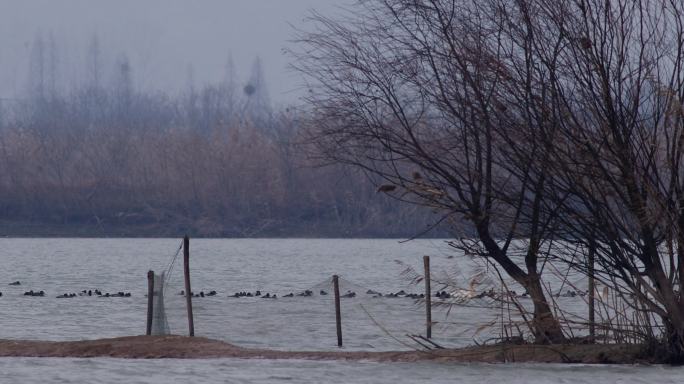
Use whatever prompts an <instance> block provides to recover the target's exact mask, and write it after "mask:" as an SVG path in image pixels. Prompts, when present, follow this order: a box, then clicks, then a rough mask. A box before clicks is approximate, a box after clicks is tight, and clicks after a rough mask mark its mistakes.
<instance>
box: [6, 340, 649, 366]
mask: <svg viewBox="0 0 684 384" xmlns="http://www.w3.org/2000/svg"><path fill="white" fill-rule="evenodd" d="M638 352H639V348H638V346H626V345H592V344H576V345H556V346H540V345H494V346H476V347H468V348H463V349H442V350H436V351H430V352H423V351H402V352H344V351H335V352H288V351H273V350H262V349H248V348H241V347H237V346H234V345H231V344H228V343H225V342H222V341H217V340H210V339H206V338H203V337H185V336H130V337H118V338H113V339H99V340H84V341H60V342H54V341H27V340H0V356H23V357H119V358H133V359H140V358H142V359H149V358H219V357H232V358H261V359H311V360H333V359H337V360H373V361H422V360H433V361H452V362H485V363H495V362H544V363H634V362H636V361H637V360H638V359H637V358H636V357H637V355H638Z"/></svg>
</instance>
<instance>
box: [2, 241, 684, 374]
mask: <svg viewBox="0 0 684 384" xmlns="http://www.w3.org/2000/svg"><path fill="white" fill-rule="evenodd" d="M179 245H180V240H179V239H0V249H1V250H2V251H0V252H2V259H1V260H2V261H3V263H2V264H3V268H0V291H2V293H3V296H2V297H1V298H0V313H2V319H1V320H0V324H2V327H1V328H0V338H6V339H39V340H79V339H95V338H102V337H116V336H127V335H137V334H142V333H144V329H145V311H146V303H147V301H146V298H145V297H144V296H145V293H146V287H147V281H146V272H147V271H148V270H149V269H153V270H155V271H157V272H160V271H162V270H163V269H164V268H165V267H166V266H167V265H168V263H169V261H170V259H171V258H172V256H173V255H174V254H175V253H176V250H177V249H178V247H179ZM190 250H191V257H190V258H191V271H192V273H191V276H192V286H193V290H194V291H196V292H197V291H200V290H201V291H204V292H208V291H210V290H216V291H217V292H218V295H217V296H215V297H205V298H197V299H194V300H193V307H194V308H193V309H194V314H195V331H196V335H198V336H206V337H209V338H214V339H220V340H225V341H228V342H231V343H234V344H237V345H240V346H245V347H258V348H272V349H282V350H336V349H337V347H336V336H335V317H334V307H333V302H332V298H331V296H330V295H328V296H320V295H315V296H313V297H298V296H295V297H292V298H286V297H282V296H283V295H285V294H287V293H290V292H293V293H298V292H302V291H304V290H307V289H310V290H313V291H315V292H316V293H318V292H320V290H321V289H323V290H326V291H328V292H329V291H330V287H329V282H330V277H331V276H332V275H333V274H339V275H340V276H341V277H342V279H343V280H342V281H343V283H342V287H341V290H342V291H343V293H344V292H346V290H348V289H349V290H353V291H355V292H356V293H357V297H355V298H349V299H343V300H342V312H343V315H342V317H343V335H344V342H345V346H344V349H345V350H373V351H381V350H400V349H409V348H413V347H414V345H412V344H411V343H410V342H409V340H408V338H407V337H406V336H405V335H406V334H419V333H423V332H424V308H423V306H422V304H421V303H419V302H415V301H414V300H411V299H407V298H386V297H383V298H372V297H371V295H366V294H365V291H366V290H367V289H372V290H375V291H379V292H383V293H388V292H396V291H399V290H402V289H403V290H405V291H407V292H417V293H418V292H421V291H422V290H423V287H422V284H418V285H417V286H416V285H412V284H411V282H410V276H409V275H407V274H402V272H403V271H405V270H406V268H407V266H409V267H414V268H416V269H417V270H419V271H421V270H422V256H423V255H430V256H431V264H432V271H433V278H434V280H436V281H435V282H433V287H435V289H437V288H439V284H438V281H443V280H445V279H447V278H455V279H456V280H457V281H459V282H462V283H463V285H464V286H465V285H467V281H468V278H469V277H470V276H471V275H472V274H473V273H474V272H475V269H476V265H474V264H473V263H472V262H469V261H468V260H465V259H464V258H463V257H460V256H461V255H458V254H457V253H456V252H454V251H453V250H451V249H450V248H449V247H448V246H447V245H446V244H445V242H444V241H440V240H417V241H412V242H408V243H399V242H398V241H396V240H326V239H315V240H312V239H285V240H283V239H239V240H237V239H235V240H233V239H227V240H220V239H198V240H194V239H193V240H192V241H191V247H190ZM181 271H182V260H181V258H180V257H179V260H178V262H177V263H176V264H175V265H174V268H173V270H172V273H171V275H170V278H169V284H168V286H167V291H166V296H167V300H166V309H167V316H168V320H169V323H170V327H171V331H172V333H175V334H185V333H186V332H187V325H186V318H185V306H184V298H183V297H182V296H180V295H178V294H177V293H178V292H180V290H182V289H183V279H182V274H181ZM16 280H18V281H21V283H22V285H21V286H9V285H8V284H9V283H10V282H12V281H16ZM89 289H90V290H95V289H99V290H101V291H103V292H118V291H125V292H131V294H132V297H130V298H99V297H87V296H85V297H75V298H71V299H57V298H56V296H57V295H59V294H62V293H71V292H74V293H77V292H80V291H81V290H89ZM28 290H33V291H40V290H44V291H45V292H46V296H45V297H27V296H24V295H23V293H24V292H25V291H28ZM256 290H261V291H262V292H264V293H266V292H269V293H276V294H277V295H278V296H279V298H278V299H276V300H272V299H260V298H233V297H230V296H231V295H232V294H233V293H235V292H238V291H251V292H254V291H256ZM572 305H576V306H577V310H578V311H581V310H582V308H583V303H582V302H581V301H579V303H578V302H577V300H575V302H573V304H572ZM447 312H448V308H447V307H439V306H438V307H437V308H435V310H434V313H433V320H435V321H437V325H436V326H435V328H434V330H433V335H434V338H435V340H436V341H437V342H439V343H441V344H444V345H445V346H464V345H468V344H472V343H473V340H477V341H478V342H482V341H486V340H487V339H488V338H491V337H494V336H496V335H497V332H498V329H497V328H496V327H492V328H488V329H485V330H484V331H481V332H479V333H477V334H476V332H475V331H476V329H477V328H478V327H479V326H480V325H482V324H485V323H488V322H492V321H495V320H496V319H497V317H496V316H497V314H498V313H499V311H498V310H497V309H496V308H481V307H480V306H479V305H474V306H471V307H453V308H451V311H450V312H449V313H448V315H447ZM515 367H516V368H511V367H509V366H499V365H496V366H491V365H484V366H482V365H453V364H434V363H391V364H388V363H371V362H356V363H351V362H310V361H256V360H231V359H220V360H205V361H179V360H164V361H129V360H117V359H24V358H5V359H0V374H1V375H2V376H3V377H8V378H10V379H11V380H9V381H7V382H19V381H21V382H34V381H35V382H38V381H44V380H45V379H47V380H48V381H54V382H83V381H84V379H85V378H87V379H88V380H85V381H88V382H95V381H93V379H92V378H93V377H97V380H100V381H97V382H117V381H120V380H121V379H123V378H125V379H126V381H127V382H153V383H156V382H168V381H169V380H170V379H173V380H176V379H179V380H180V379H183V378H190V377H192V379H191V380H190V381H191V382H197V383H199V382H278V381H291V382H292V381H294V382H311V383H314V382H393V383H397V382H400V383H413V382H423V381H427V380H428V379H430V381H432V382H447V381H450V382H451V381H453V379H454V378H461V379H462V381H463V382H474V381H476V380H477V381H478V382H483V381H484V382H500V381H501V380H502V379H506V380H509V381H510V379H512V377H510V373H511V372H516V376H515V377H517V378H521V380H522V378H523V377H525V380H524V381H525V382H535V380H536V382H545V381H547V380H546V379H550V378H555V377H558V378H563V377H565V379H566V380H569V381H572V382H581V381H582V380H585V381H586V382H617V381H619V380H627V379H626V378H627V377H630V378H634V377H635V375H636V378H637V379H639V380H641V379H643V380H644V381H643V382H654V380H655V381H662V382H668V381H669V380H672V378H673V377H676V376H677V375H680V374H682V373H684V372H683V371H681V370H677V369H666V368H643V367H610V368H606V367H579V368H569V367H567V366H562V367H553V368H552V367H551V366H534V365H530V366H520V365H516V366H515ZM303 368H307V369H303ZM374 372H382V374H380V375H378V374H376V373H374ZM519 372H526V373H523V374H522V375H524V376H521V374H519ZM564 372H565V373H564ZM574 373H577V375H575V374H574ZM556 374H557V375H558V376H557V375H556ZM582 375H585V376H586V378H583V377H584V376H582ZM217 377H221V379H220V380H216V378H217ZM383 380H384V381H383ZM539 380H541V381H539ZM627 381H630V382H631V381H633V380H632V379H629V380H627ZM627 381H625V382H627ZM520 382H522V381H520Z"/></svg>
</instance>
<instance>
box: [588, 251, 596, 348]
mask: <svg viewBox="0 0 684 384" xmlns="http://www.w3.org/2000/svg"><path fill="white" fill-rule="evenodd" d="M588 256H589V260H588V262H589V265H588V272H589V273H588V275H589V338H590V339H591V342H594V340H595V337H596V325H595V315H594V306H595V300H596V297H595V292H596V287H595V282H594V262H595V258H596V242H595V241H594V239H593V238H592V239H590V240H589V255H588Z"/></svg>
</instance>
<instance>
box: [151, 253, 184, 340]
mask: <svg viewBox="0 0 684 384" xmlns="http://www.w3.org/2000/svg"><path fill="white" fill-rule="evenodd" d="M182 250H183V243H182V242H181V244H180V246H179V247H178V248H177V249H176V251H175V253H174V254H173V255H171V257H170V258H169V260H168V262H166V264H165V266H164V267H163V268H162V271H161V272H160V273H157V272H155V273H154V285H153V296H152V329H151V334H152V335H169V334H171V327H170V326H169V320H168V318H169V312H170V315H171V317H177V316H178V315H179V313H177V312H180V311H182V309H183V300H181V299H179V298H177V297H174V296H181V295H173V293H172V292H173V291H174V290H177V289H178V288H179V287H180V286H181V284H182V283H179V280H182V276H181V278H179V277H178V275H179V272H177V270H178V269H179V268H174V267H175V266H176V264H177V263H178V260H179V255H180V253H181V251H182ZM179 293H180V292H179ZM169 295H170V296H169Z"/></svg>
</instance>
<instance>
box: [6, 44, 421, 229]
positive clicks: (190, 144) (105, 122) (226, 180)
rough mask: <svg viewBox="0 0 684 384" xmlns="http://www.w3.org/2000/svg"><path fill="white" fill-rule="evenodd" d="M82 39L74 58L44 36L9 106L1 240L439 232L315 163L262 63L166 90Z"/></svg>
mask: <svg viewBox="0 0 684 384" xmlns="http://www.w3.org/2000/svg"><path fill="white" fill-rule="evenodd" d="M84 40H85V43H84V45H83V46H82V47H81V48H80V51H76V52H74V51H73V50H72V51H69V50H67V49H66V48H65V45H67V44H66V43H62V42H61V41H60V39H59V38H56V37H55V35H54V34H52V33H43V32H36V33H35V34H34V36H33V37H32V39H31V41H30V43H28V48H27V49H26V50H25V52H24V53H23V54H25V56H26V58H25V59H26V63H27V65H26V68H25V71H26V80H25V82H23V86H21V87H19V89H18V90H15V91H14V93H12V94H11V96H10V97H4V98H2V100H1V103H0V230H2V233H3V234H5V235H86V236H103V235H106V236H109V235H127V236H130V235H132V236H138V235H139V236H176V235H180V234H183V233H186V232H187V233H190V234H193V235H195V236H335V237H338V236H343V237H347V236H353V237H356V236H362V237H365V236H412V235H415V234H417V233H419V232H422V231H423V230H424V229H425V228H426V227H427V225H428V224H429V223H430V222H431V220H432V217H431V216H432V215H431V214H430V213H429V212H425V211H421V210H418V209H417V208H414V207H410V206H401V205H399V204H398V203H396V202H393V201H391V200H390V199H388V198H387V197H386V196H385V195H383V194H377V193H376V191H375V189H374V187H373V184H372V183H371V182H370V180H369V179H368V178H367V177H366V176H365V175H363V174H362V173H358V172H354V171H351V170H349V169H343V168H342V167H338V166H327V167H321V165H323V164H321V163H318V162H316V161H312V160H309V159H308V157H307V156H306V154H304V153H303V148H301V147H300V146H298V145H297V143H298V142H299V136H300V128H301V122H300V116H299V113H298V108H297V107H296V100H297V99H296V97H294V96H293V97H291V99H290V100H287V101H283V100H282V97H280V98H281V100H280V101H278V102H277V104H275V105H274V103H273V102H272V101H271V96H270V95H269V84H268V82H267V80H266V74H265V69H264V67H265V64H264V61H263V60H261V59H260V58H259V56H254V57H252V58H251V60H252V61H251V66H248V68H249V69H248V70H243V71H242V72H243V75H242V76H238V75H237V72H238V71H237V69H236V65H235V64H234V61H233V59H232V58H231V55H229V54H228V53H226V54H225V57H227V59H226V60H224V62H223V68H222V73H220V74H219V75H218V76H217V78H216V79H214V80H212V81H208V80H206V78H205V77H206V74H205V75H203V76H204V77H203V78H204V80H203V81H202V82H201V83H200V82H199V81H196V80H195V76H194V70H193V69H192V68H193V67H192V66H189V67H188V70H187V72H186V73H184V74H183V75H179V76H182V77H184V80H183V81H184V83H185V85H183V86H182V87H181V88H180V89H176V88H174V87H172V86H169V87H168V89H162V88H158V87H157V88H155V87H144V86H141V85H140V84H141V83H144V74H141V73H140V71H138V68H136V67H135V66H134V64H133V61H132V60H131V59H129V56H128V54H127V53H125V52H124V53H119V54H113V53H112V52H111V51H110V48H109V47H108V46H106V45H104V44H103V43H102V42H101V39H100V37H99V36H98V35H97V34H94V33H93V34H90V35H89V37H88V38H87V39H84ZM226 52H227V50H226ZM191 59H192V58H189V60H191ZM13 60H14V61H17V60H18V58H17V57H14V58H13ZM241 60H242V61H244V58H241ZM66 63H75V64H70V65H66ZM74 68H79V71H78V72H77V75H76V77H75V78H74V79H72V80H73V81H71V80H69V79H70V76H72V75H70V73H73V69H74ZM148 72H149V69H148ZM277 75H278V76H280V75H279V74H277ZM276 77H277V76H276ZM20 83H22V82H20ZM170 84H173V82H172V83H170ZM5 91H7V89H5ZM5 94H7V92H5Z"/></svg>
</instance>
